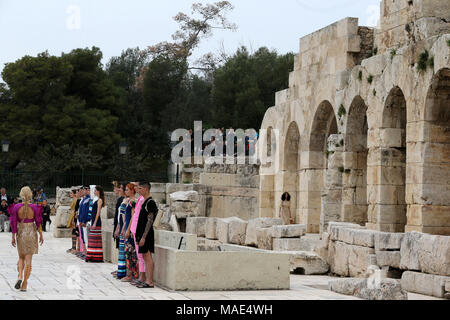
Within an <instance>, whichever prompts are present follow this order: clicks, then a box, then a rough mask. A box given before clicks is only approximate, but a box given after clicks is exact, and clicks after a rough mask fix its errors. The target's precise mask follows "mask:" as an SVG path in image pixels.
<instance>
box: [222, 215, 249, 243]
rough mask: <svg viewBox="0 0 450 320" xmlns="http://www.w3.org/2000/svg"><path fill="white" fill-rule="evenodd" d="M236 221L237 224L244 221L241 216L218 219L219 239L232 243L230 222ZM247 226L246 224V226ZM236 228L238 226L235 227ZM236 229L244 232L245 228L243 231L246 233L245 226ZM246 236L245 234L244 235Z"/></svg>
mask: <svg viewBox="0 0 450 320" xmlns="http://www.w3.org/2000/svg"><path fill="white" fill-rule="evenodd" d="M232 221H234V222H235V223H237V224H241V222H242V221H243V220H242V219H240V218H237V217H230V218H224V219H217V224H216V233H217V239H218V240H219V241H220V242H222V243H230V242H229V241H230V238H229V236H230V232H229V230H230V223H231V222H232ZM245 227H246V226H245ZM235 228H236V227H235ZM236 230H238V231H239V232H242V230H244V231H243V232H244V233H245V229H243V226H240V227H237V228H236ZM244 237H245V235H244Z"/></svg>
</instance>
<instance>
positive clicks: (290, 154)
mask: <svg viewBox="0 0 450 320" xmlns="http://www.w3.org/2000/svg"><path fill="white" fill-rule="evenodd" d="M299 167H300V131H299V128H298V126H297V123H295V122H291V123H290V124H289V127H288V129H287V132H286V138H285V143H284V157H283V165H282V179H283V184H282V189H281V190H280V192H278V193H277V195H276V196H277V197H278V199H277V202H278V203H279V206H277V208H278V209H277V210H280V209H279V208H280V205H281V195H282V194H283V193H284V192H288V193H289V194H290V196H291V200H290V202H291V209H290V210H291V215H292V217H295V222H296V223H297V222H299V221H298V220H299V217H298V214H297V212H298V210H297V209H298V205H297V204H298V199H299V195H298V192H299Z"/></svg>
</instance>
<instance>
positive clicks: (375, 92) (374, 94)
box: [372, 89, 377, 97]
mask: <svg viewBox="0 0 450 320" xmlns="http://www.w3.org/2000/svg"><path fill="white" fill-rule="evenodd" d="M372 93H373V96H374V97H376V96H377V90H375V89H373V91H372Z"/></svg>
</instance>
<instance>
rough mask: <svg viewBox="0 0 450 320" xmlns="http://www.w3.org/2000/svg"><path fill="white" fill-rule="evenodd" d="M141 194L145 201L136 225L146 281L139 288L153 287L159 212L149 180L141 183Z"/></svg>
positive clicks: (139, 251) (137, 240)
mask: <svg viewBox="0 0 450 320" xmlns="http://www.w3.org/2000/svg"><path fill="white" fill-rule="evenodd" d="M139 187H140V192H141V196H142V197H143V198H144V202H143V204H142V207H141V209H140V213H139V220H138V223H137V227H136V242H137V243H138V247H137V248H138V253H139V254H142V255H143V257H144V263H145V272H146V277H145V278H146V281H145V282H143V283H142V284H138V285H137V287H138V288H153V287H154V283H153V269H154V263H153V257H152V253H154V252H155V235H154V230H153V222H154V221H155V219H156V215H157V214H158V207H157V205H156V203H155V201H154V200H153V199H152V197H150V189H151V185H150V183H149V182H147V181H142V182H140V183H139Z"/></svg>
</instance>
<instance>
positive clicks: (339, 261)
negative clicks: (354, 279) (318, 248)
mask: <svg viewBox="0 0 450 320" xmlns="http://www.w3.org/2000/svg"><path fill="white" fill-rule="evenodd" d="M348 256H349V246H348V245H346V244H345V243H343V242H339V241H331V242H330V244H329V247H328V259H327V261H328V263H329V264H330V268H331V272H332V273H334V274H337V275H340V276H344V277H348V275H349V267H348Z"/></svg>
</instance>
